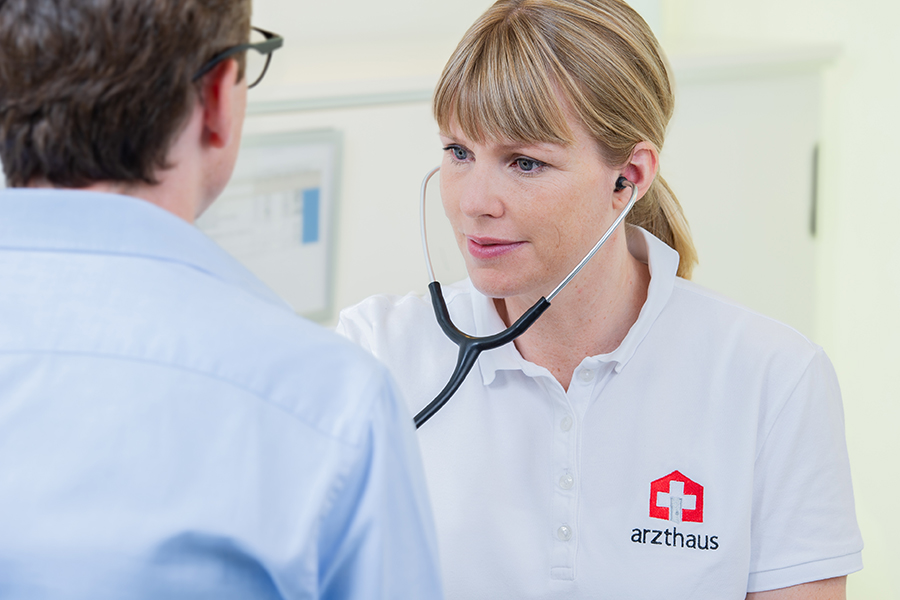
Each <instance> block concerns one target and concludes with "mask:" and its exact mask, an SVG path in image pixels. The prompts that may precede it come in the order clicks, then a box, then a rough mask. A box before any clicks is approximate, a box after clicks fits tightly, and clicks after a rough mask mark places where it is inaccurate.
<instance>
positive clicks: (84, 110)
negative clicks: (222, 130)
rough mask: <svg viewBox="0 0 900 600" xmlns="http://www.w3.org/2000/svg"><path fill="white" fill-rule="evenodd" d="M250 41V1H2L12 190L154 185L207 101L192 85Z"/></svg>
mask: <svg viewBox="0 0 900 600" xmlns="http://www.w3.org/2000/svg"><path fill="white" fill-rule="evenodd" d="M249 33H250V0H0V161H2V162H3V168H4V171H5V175H6V178H7V183H8V185H10V186H13V187H21V186H26V185H34V184H35V183H37V184H44V185H52V186H56V187H66V188H81V187H87V186H90V185H92V184H94V183H97V182H112V183H118V184H122V185H125V186H128V185H153V184H155V183H156V180H157V176H158V174H159V173H161V172H162V171H164V170H165V169H167V168H168V167H169V166H171V165H170V159H171V158H172V152H171V151H172V147H173V144H174V143H175V141H176V139H177V138H178V136H179V135H180V134H181V132H182V130H183V129H184V128H185V127H186V126H187V124H188V121H189V119H190V117H191V115H192V113H193V112H194V111H195V107H196V105H197V101H198V98H201V99H202V97H203V95H204V94H205V93H206V91H205V90H204V87H203V85H204V82H203V80H200V81H197V82H194V81H192V80H193V75H194V74H195V73H196V72H197V70H198V69H200V67H201V66H202V65H203V64H204V63H205V62H206V61H207V60H209V59H210V58H212V57H213V56H215V55H216V54H217V53H219V52H221V51H222V50H224V49H226V48H228V47H231V46H234V45H236V44H241V43H244V42H246V41H247V39H248V37H249ZM233 68H234V67H233V66H232V69H233ZM239 69H240V67H239ZM220 70H221V69H220ZM218 74H220V73H218V72H217V71H213V72H211V73H210V74H209V75H208V76H205V77H204V79H206V77H216V76H217V75H218ZM239 77H240V73H239V74H238V78H239ZM226 179H227V177H226Z"/></svg>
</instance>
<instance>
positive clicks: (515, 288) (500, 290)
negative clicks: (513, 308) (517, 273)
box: [469, 270, 549, 298]
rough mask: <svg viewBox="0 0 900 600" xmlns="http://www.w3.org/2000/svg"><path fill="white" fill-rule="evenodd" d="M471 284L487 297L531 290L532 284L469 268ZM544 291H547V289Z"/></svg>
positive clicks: (509, 295) (498, 296)
mask: <svg viewBox="0 0 900 600" xmlns="http://www.w3.org/2000/svg"><path fill="white" fill-rule="evenodd" d="M469 279H470V280H471V281H472V286H473V287H474V288H475V289H476V290H478V291H479V292H480V293H481V294H483V295H485V296H487V297H488V298H510V297H513V296H519V295H521V294H527V293H529V292H531V291H532V290H531V288H533V287H534V286H533V285H531V286H529V285H525V284H524V283H525V282H523V281H522V280H521V279H519V280H512V279H509V278H506V277H501V276H498V274H497V273H496V272H494V273H479V272H477V271H475V272H473V271H472V270H469ZM544 293H549V290H548V291H547V292H544Z"/></svg>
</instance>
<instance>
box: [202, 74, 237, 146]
mask: <svg viewBox="0 0 900 600" xmlns="http://www.w3.org/2000/svg"><path fill="white" fill-rule="evenodd" d="M237 81H238V64H237V61H235V60H233V59H229V60H223V61H222V62H221V63H219V64H218V65H216V66H215V68H213V70H212V71H210V72H209V73H207V74H206V75H204V76H203V78H202V79H201V80H200V82H201V83H200V99H199V100H200V105H201V107H202V109H203V143H204V144H206V145H209V146H211V147H213V148H224V147H226V146H228V144H229V143H230V142H231V140H232V138H233V137H234V136H235V135H237V134H238V133H239V132H238V131H236V127H239V126H240V122H239V121H237V120H236V119H235V118H234V102H235V91H236V84H237Z"/></svg>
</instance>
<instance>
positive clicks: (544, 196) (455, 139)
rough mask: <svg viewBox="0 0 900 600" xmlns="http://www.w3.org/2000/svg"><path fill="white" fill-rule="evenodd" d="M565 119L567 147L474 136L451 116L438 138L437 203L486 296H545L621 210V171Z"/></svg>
mask: <svg viewBox="0 0 900 600" xmlns="http://www.w3.org/2000/svg"><path fill="white" fill-rule="evenodd" d="M569 126H570V127H571V129H572V131H573V132H574V134H575V142H574V143H573V144H571V145H560V144H546V143H537V144H522V143H518V142H509V141H504V140H490V141H484V142H483V143H476V142H474V141H473V140H470V139H468V138H467V137H466V136H465V135H464V134H463V133H462V131H461V130H460V129H459V127H458V126H457V125H456V123H455V122H452V121H451V127H450V131H447V132H442V134H441V136H440V137H441V142H442V143H443V145H444V147H445V150H444V159H443V162H442V163H441V197H442V199H443V204H444V211H445V212H446V214H447V217H448V218H449V219H450V222H451V224H452V225H453V230H454V233H455V235H456V240H457V243H458V244H459V248H460V250H461V251H462V254H463V256H464V257H465V260H466V268H467V270H468V272H469V276H470V278H471V279H472V282H473V283H474V285H475V287H476V288H477V289H478V290H479V291H481V292H482V293H483V294H485V295H487V296H489V297H492V298H508V297H511V296H518V295H528V296H534V297H535V298H537V297H540V296H542V295H547V294H549V293H550V292H551V291H552V290H553V289H554V288H555V287H556V286H557V285H558V284H559V282H560V281H562V279H563V278H564V277H565V276H566V275H567V274H568V273H569V271H571V270H572V268H574V266H575V265H576V264H578V262H579V261H580V260H581V259H582V258H583V257H584V255H585V254H587V252H588V251H589V250H590V249H591V247H593V245H594V244H596V243H597V240H598V239H599V238H600V236H602V235H603V233H604V232H605V231H606V228H607V227H609V225H610V224H611V223H612V221H613V220H614V219H615V218H616V216H617V215H618V211H617V210H615V209H614V208H613V206H614V205H613V202H614V188H615V182H616V179H617V177H618V175H619V172H618V171H617V170H615V169H612V168H610V167H608V166H606V164H605V162H604V161H603V158H602V156H601V154H600V151H599V148H598V147H597V144H596V143H595V142H594V141H593V139H592V138H591V137H590V135H589V134H588V132H587V131H586V130H585V129H584V128H583V127H582V126H581V124H580V123H578V122H576V121H575V120H574V119H570V120H569ZM605 250H606V248H604V251H605ZM601 253H603V251H601ZM597 259H600V260H602V257H600V256H598V257H597V258H596V259H595V261H596V260H597Z"/></svg>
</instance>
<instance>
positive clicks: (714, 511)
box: [339, 0, 862, 600]
mask: <svg viewBox="0 0 900 600" xmlns="http://www.w3.org/2000/svg"><path fill="white" fill-rule="evenodd" d="M672 111H673V94H672V83H671V79H670V75H669V71H668V68H667V64H666V60H665V58H664V56H663V53H662V50H661V49H660V47H659V44H658V43H657V41H656V39H655V38H654V37H653V34H652V33H651V32H650V30H649V28H648V27H647V25H646V24H645V23H644V22H643V20H642V19H641V18H640V17H639V16H638V15H637V14H636V13H635V12H634V11H633V10H632V9H631V8H629V7H628V6H627V5H626V4H625V3H624V2H621V1H620V0H500V1H499V2H497V3H496V4H495V5H494V6H493V7H491V8H490V9H489V10H488V11H487V12H486V13H485V14H484V15H483V16H482V17H481V18H480V19H479V20H478V21H477V22H476V23H475V24H474V25H473V26H472V28H471V29H470V30H469V31H468V33H467V34H466V35H465V37H464V38H463V40H462V41H461V43H460V44H459V47H458V48H457V49H456V51H455V53H454V54H453V56H452V57H451V58H450V61H449V63H448V64H447V66H446V68H445V70H444V72H443V75H442V77H441V79H440V81H439V83H438V86H437V89H436V92H435V97H434V114H435V117H436V119H437V122H438V125H439V128H440V139H441V144H442V145H443V147H444V158H443V162H442V164H441V167H440V191H441V197H442V201H443V205H444V209H445V212H446V215H447V217H448V218H449V220H450V222H451V223H452V226H453V229H454V232H455V235H456V239H457V242H458V244H459V247H460V250H461V252H462V254H463V256H464V257H465V262H466V267H467V270H468V274H469V278H468V279H467V280H466V281H463V282H461V283H459V284H456V285H453V286H449V287H448V288H445V289H444V292H443V293H444V297H445V299H446V301H447V304H448V308H449V312H450V315H451V317H452V319H453V321H454V323H455V324H456V326H457V327H459V328H460V329H462V330H463V331H466V332H469V333H471V334H473V335H479V336H481V335H487V334H491V333H495V332H497V331H500V330H502V329H504V328H505V327H507V326H509V325H510V324H511V323H513V322H514V321H515V320H516V319H517V318H518V317H519V316H520V315H522V314H523V312H524V311H526V310H527V309H528V308H529V307H530V306H532V304H534V303H535V301H536V300H538V299H539V298H540V297H541V296H542V295H546V294H547V293H548V292H549V291H550V290H552V289H553V288H554V287H555V286H556V285H557V284H558V283H559V282H560V281H561V280H563V279H564V278H565V277H566V275H567V274H568V273H569V271H570V270H571V269H572V267H573V266H574V265H575V264H576V263H578V261H579V260H580V259H581V258H582V257H583V256H585V254H586V253H587V252H588V251H589V250H590V249H591V247H592V246H593V245H594V244H595V243H596V242H597V239H598V238H599V237H600V236H601V235H602V234H603V232H604V231H606V229H607V227H609V226H610V224H611V223H612V222H613V221H614V220H615V218H616V217H617V216H618V215H619V214H620V212H621V211H622V210H623V209H624V207H625V206H626V204H627V203H628V201H629V198H630V196H631V193H632V187H631V184H633V186H634V187H635V188H636V190H637V194H638V197H639V198H640V200H639V202H638V203H637V204H636V206H635V209H634V210H633V211H632V212H631V214H630V215H629V217H628V223H629V225H627V226H625V225H623V226H621V227H618V228H617V229H616V230H615V232H614V233H613V234H612V236H611V237H610V238H609V240H608V242H607V243H606V244H605V245H604V246H603V247H602V248H601V250H600V252H599V253H598V254H597V255H596V256H595V257H594V258H593V259H592V260H591V261H589V262H588V264H587V265H586V266H585V267H584V269H583V270H582V271H581V272H580V273H579V274H578V275H577V276H576V277H575V279H574V280H573V281H572V283H571V284H570V285H569V286H568V287H566V288H565V289H564V290H563V291H562V292H561V293H560V294H559V296H558V297H556V298H555V299H554V300H553V302H552V305H551V306H550V308H549V309H548V310H547V311H546V312H545V313H544V314H543V316H542V317H541V318H540V319H538V320H537V322H536V323H535V324H534V325H532V326H531V328H530V329H529V330H528V331H527V332H526V333H525V334H524V335H522V336H521V337H519V338H518V339H517V340H516V341H515V344H514V345H513V344H510V345H507V346H504V347H500V348H497V349H494V350H490V351H487V352H485V353H484V354H482V355H481V357H480V358H479V359H478V362H477V363H476V365H475V368H474V370H473V371H472V372H471V373H470V375H469V376H468V378H467V379H466V380H465V381H464V383H463V384H462V386H461V388H460V389H459V391H458V392H457V393H456V395H455V396H454V397H453V398H452V399H451V400H450V401H449V403H448V404H447V405H446V406H445V407H444V408H443V409H442V410H441V411H440V412H439V413H437V414H436V415H435V416H434V418H432V419H431V420H429V421H428V422H427V423H425V424H424V425H423V427H422V428H421V429H419V433H418V435H419V439H420V441H421V445H422V451H423V457H424V461H425V468H426V473H427V476H428V481H429V486H430V492H431V497H432V501H433V503H434V510H435V517H436V521H437V527H438V538H439V544H440V551H441V555H442V561H443V569H444V582H445V586H446V591H447V597H448V598H450V599H459V600H463V599H465V600H473V599H481V598H483V599H491V600H499V599H516V600H520V599H525V598H542V599H545V598H572V599H576V598H592V599H593V598H612V599H624V598H647V599H650V598H690V599H693V600H698V599H709V600H722V599H728V598H734V599H740V598H744V597H745V596H746V597H748V598H766V599H769V598H772V599H775V598H825V599H831V598H843V597H844V588H845V576H846V575H847V574H848V573H851V572H853V571H856V570H858V569H859V568H861V561H860V550H861V548H862V542H861V538H860V535H859V531H858V528H857V525H856V519H855V515H854V506H853V496H852V491H851V484H850V474H849V467H848V460H847V455H846V446H845V442H844V433H843V416H842V408H841V400H840V392H839V390H838V386H837V382H836V379H835V375H834V372H833V370H832V367H831V365H830V363H829V361H828V359H827V357H826V356H825V355H824V353H823V352H822V350H821V348H818V347H817V346H815V345H813V344H812V343H810V342H809V341H808V340H807V339H805V338H803V337H802V336H801V335H799V334H798V333H797V332H795V331H793V330H792V329H790V328H788V327H786V326H784V325H781V324H779V323H776V322H774V321H772V320H770V319H768V318H766V317H763V316H761V315H758V314H755V313H753V312H751V311H749V310H747V309H745V308H742V307H740V306H738V305H736V304H734V303H732V302H730V301H728V300H725V299H722V298H720V297H718V296H716V295H714V294H712V293H711V292H709V291H707V290H705V289H703V288H701V287H699V286H697V285H694V284H692V283H690V282H689V281H687V279H688V278H689V276H690V272H691V268H692V266H693V264H694V262H695V260H696V257H695V252H694V248H693V245H692V242H691V239H690V233H689V229H688V225H687V222H686V221H685V218H684V215H683V214H682V211H681V207H680V205H679V204H678V202H677V200H676V199H675V196H674V195H673V193H672V191H671V190H670V189H669V188H668V186H667V185H666V183H665V181H664V180H663V179H662V177H660V176H659V175H658V171H659V151H660V149H661V148H662V146H663V140H664V136H665V130H666V124H667V123H668V121H669V118H670V117H671V115H672ZM710 152H727V148H711V149H710ZM698 158H699V159H701V160H702V157H698ZM701 172H702V170H701ZM620 177H624V178H625V179H626V180H627V181H628V182H630V184H628V185H622V184H623V182H621V181H619V178H620ZM617 183H618V184H617ZM696 184H697V185H703V181H702V180H700V181H697V182H696ZM722 193H723V195H725V196H727V193H728V190H722ZM339 331H341V332H342V333H343V334H344V335H346V336H348V337H350V338H351V339H353V340H355V341H356V342H358V343H359V344H361V345H363V346H364V347H366V348H368V349H369V350H370V351H372V352H373V353H374V354H375V355H376V356H378V358H380V359H381V360H382V361H384V362H385V363H386V364H387V365H388V366H389V368H390V369H391V370H392V372H393V374H394V376H395V377H396V379H397V380H398V382H399V384H400V386H401V388H402V389H403V391H404V393H405V396H406V398H407V400H408V402H409V404H410V407H411V410H412V411H413V413H414V414H415V413H416V412H418V411H419V410H420V409H421V408H422V407H423V406H425V405H426V404H428V402H429V401H430V400H431V399H432V398H433V397H434V396H435V394H436V393H437V392H438V391H439V390H440V389H441V388H442V387H443V385H444V382H445V381H446V380H447V378H448V376H449V375H450V372H451V371H452V369H453V365H454V363H455V359H456V353H457V348H456V346H455V345H454V344H453V343H451V342H450V341H449V340H448V339H447V338H446V337H444V335H443V333H442V331H441V329H440V328H439V326H438V325H437V323H436V322H435V319H434V315H433V314H432V308H431V305H430V302H429V301H428V299H427V298H424V299H423V298H420V297H417V296H412V295H410V296H406V297H402V298H397V297H389V296H375V297H372V298H369V299H367V300H365V301H364V302H362V303H361V304H359V305H357V306H355V307H352V308H350V309H347V310H345V311H344V312H343V313H342V315H341V321H340V324H339Z"/></svg>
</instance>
